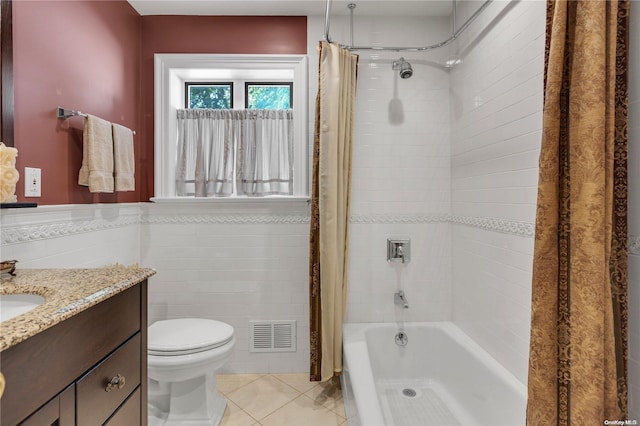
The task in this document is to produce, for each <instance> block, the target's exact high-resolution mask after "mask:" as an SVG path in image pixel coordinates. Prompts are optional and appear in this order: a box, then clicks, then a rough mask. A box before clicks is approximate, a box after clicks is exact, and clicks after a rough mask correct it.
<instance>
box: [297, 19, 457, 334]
mask: <svg viewBox="0 0 640 426" xmlns="http://www.w3.org/2000/svg"><path fill="white" fill-rule="evenodd" d="M323 24H324V20H323V19H322V18H321V17H312V18H311V17H310V19H309V21H308V26H309V40H312V42H310V45H309V52H310V54H311V52H314V53H315V44H316V42H315V40H317V39H318V38H322V37H323ZM355 25H356V31H355V37H354V44H356V45H385V46H390V45H391V46H398V45H400V46H403V45H404V46H408V45H411V46H413V45H427V44H430V43H436V42H438V41H442V40H444V39H446V38H448V37H449V32H450V28H451V27H450V22H449V20H448V19H447V18H430V19H426V18H422V19H421V18H406V17H404V18H399V17H390V16H385V17H371V16H360V15H357V19H356V24H355ZM331 37H332V39H333V40H335V41H338V42H340V43H343V44H348V43H349V31H348V21H347V19H345V17H344V16H342V17H341V16H338V15H336V16H335V19H333V20H332V22H331ZM356 53H358V54H359V56H360V58H359V66H358V88H357V94H356V97H357V103H356V111H355V121H356V123H355V145H354V154H353V177H352V179H353V187H352V204H351V213H352V217H357V218H359V220H356V221H354V222H355V223H352V224H351V235H350V239H349V241H350V249H349V297H348V301H347V303H348V305H347V318H346V319H347V321H348V322H379V321H400V320H404V321H437V320H449V319H451V286H450V282H451V231H450V229H451V227H450V224H449V223H448V221H447V220H446V219H444V220H439V219H437V217H438V216H443V215H445V216H446V215H447V214H448V213H449V206H450V192H451V191H450V170H449V169H450V166H449V163H450V161H449V157H450V153H449V73H448V70H447V69H446V68H445V67H444V66H443V65H442V63H443V62H444V59H443V57H444V56H443V55H444V53H443V52H442V51H439V52H437V53H435V52H434V53H430V54H423V53H422V54H421V53H418V54H415V53H405V52H403V53H392V52H366V51H360V52H356ZM401 56H404V58H405V59H406V60H407V61H409V62H410V63H411V64H412V67H413V76H412V77H411V78H409V79H404V80H403V79H401V78H400V77H399V75H398V72H397V71H394V70H393V69H392V62H393V61H394V60H397V59H398V58H400V57H401ZM310 64H311V65H310V67H314V66H316V65H315V64H317V55H315V56H314V58H313V60H310ZM310 80H313V79H310ZM313 98H315V96H314V97H313ZM380 218H384V219H383V220H381V219H380ZM434 218H436V219H435V220H434ZM392 237H395V238H409V239H410V240H411V257H412V260H411V261H410V262H408V263H406V264H402V263H388V262H387V257H386V256H387V238H392ZM398 289H403V290H404V291H405V292H406V294H407V298H408V301H409V306H410V308H409V309H406V310H405V309H402V308H398V307H397V306H396V305H394V303H393V293H394V292H395V291H397V290H398Z"/></svg>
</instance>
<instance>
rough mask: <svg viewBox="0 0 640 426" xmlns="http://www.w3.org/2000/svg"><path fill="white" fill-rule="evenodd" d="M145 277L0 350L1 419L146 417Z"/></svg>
mask: <svg viewBox="0 0 640 426" xmlns="http://www.w3.org/2000/svg"><path fill="white" fill-rule="evenodd" d="M146 353H147V282H146V280H144V281H142V282H141V283H139V284H136V285H135V286H133V287H131V288H129V289H127V290H125V291H123V292H121V293H118V294H116V295H114V296H112V297H110V298H108V299H106V300H104V301H103V302H101V303H98V304H97V305H95V306H93V307H91V308H89V309H87V310H85V311H83V312H80V313H78V314H76V315H74V316H72V317H70V318H68V319H66V320H64V321H62V322H60V323H59V324H57V325H55V326H53V327H51V328H49V329H47V330H44V331H42V332H40V333H38V334H36V335H34V336H33V337H30V338H29V339H27V340H25V341H23V342H21V343H18V344H17V345H15V346H12V347H10V348H9V349H7V350H5V351H3V352H1V353H0V368H1V369H2V373H3V374H4V376H5V379H6V384H7V386H6V389H5V393H4V395H3V396H2V398H1V399H0V424H2V425H3V426H12V425H18V424H20V425H25V426H32V425H38V426H41V425H58V426H75V425H77V426H93V425H109V426H125V425H126V426H136V425H146V424H147V412H146V407H147V390H146V384H147V362H146V360H147V357H146Z"/></svg>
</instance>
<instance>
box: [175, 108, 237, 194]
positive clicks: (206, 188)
mask: <svg viewBox="0 0 640 426" xmlns="http://www.w3.org/2000/svg"><path fill="white" fill-rule="evenodd" d="M233 135H234V120H233V111H231V110H215V109H211V110H206V109H184V110H178V158H177V164H176V194H177V195H178V196H189V195H191V196H196V197H213V196H218V197H225V196H229V195H231V194H233Z"/></svg>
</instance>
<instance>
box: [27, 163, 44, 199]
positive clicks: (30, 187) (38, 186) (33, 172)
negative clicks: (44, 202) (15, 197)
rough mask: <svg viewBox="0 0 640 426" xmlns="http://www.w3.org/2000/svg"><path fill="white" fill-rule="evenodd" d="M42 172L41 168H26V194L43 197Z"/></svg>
mask: <svg viewBox="0 0 640 426" xmlns="http://www.w3.org/2000/svg"><path fill="white" fill-rule="evenodd" d="M41 194H42V174H41V171H40V169H36V168H33V167H25V168H24V196H25V197H41V196H42V195H41Z"/></svg>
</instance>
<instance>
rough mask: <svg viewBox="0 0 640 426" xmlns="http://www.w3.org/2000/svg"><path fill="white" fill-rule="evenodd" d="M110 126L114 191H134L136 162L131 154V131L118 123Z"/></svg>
mask: <svg viewBox="0 0 640 426" xmlns="http://www.w3.org/2000/svg"><path fill="white" fill-rule="evenodd" d="M112 126H113V160H114V171H115V174H114V176H115V188H116V191H135V189H136V184H135V179H134V173H135V168H136V163H135V157H134V155H133V131H132V130H131V129H129V128H127V127H124V126H121V125H119V124H113V125H112Z"/></svg>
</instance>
